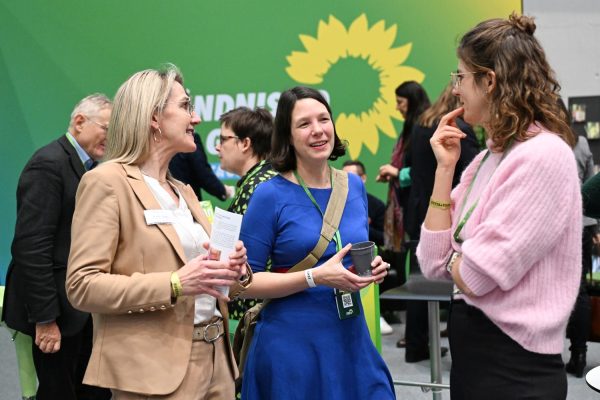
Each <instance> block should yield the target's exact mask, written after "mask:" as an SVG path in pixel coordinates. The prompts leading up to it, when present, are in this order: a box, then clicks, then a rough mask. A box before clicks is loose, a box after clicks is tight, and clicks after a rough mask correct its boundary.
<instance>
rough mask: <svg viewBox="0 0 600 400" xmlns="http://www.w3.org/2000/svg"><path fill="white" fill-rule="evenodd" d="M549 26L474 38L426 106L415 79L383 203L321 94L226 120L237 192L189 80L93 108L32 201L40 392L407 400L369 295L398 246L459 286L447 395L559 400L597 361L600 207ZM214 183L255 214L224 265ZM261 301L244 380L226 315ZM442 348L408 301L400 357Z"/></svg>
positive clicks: (498, 25) (225, 140)
mask: <svg viewBox="0 0 600 400" xmlns="http://www.w3.org/2000/svg"><path fill="white" fill-rule="evenodd" d="M534 31H535V24H534V23H533V20H532V19H531V18H529V17H526V16H518V15H516V14H513V15H511V16H510V17H509V18H508V19H492V20H488V21H484V22H481V23H480V24H478V25H477V26H475V27H474V28H473V29H471V30H470V31H469V32H467V33H466V34H465V35H464V36H463V37H462V39H461V40H460V43H459V45H458V49H457V56H458V66H457V70H456V72H453V73H452V74H451V82H450V84H449V85H448V86H447V87H446V88H444V90H443V91H442V92H441V94H440V96H439V97H438V99H437V100H436V101H435V102H434V103H433V104H431V103H430V101H429V96H428V95H427V93H426V91H425V88H424V87H423V86H422V85H421V84H420V83H418V82H414V81H408V82H402V83H400V85H399V86H398V87H397V88H396V91H395V95H396V101H397V110H398V111H399V112H400V114H401V116H402V118H403V120H404V123H403V128H402V132H401V133H400V135H399V138H398V141H397V143H396V144H395V146H394V148H393V151H392V155H391V160H390V163H388V164H385V165H382V166H381V167H380V168H379V170H378V171H377V177H376V180H377V181H378V182H383V183H385V184H387V185H388V195H387V198H386V202H385V203H384V202H382V201H381V200H380V199H378V198H376V197H375V196H372V195H370V194H368V193H367V192H366V186H365V183H366V180H367V175H366V168H365V165H364V164H363V163H361V162H360V161H359V160H348V159H346V160H345V162H343V167H342V169H341V170H340V169H337V168H335V167H334V166H333V163H335V162H336V160H338V161H341V160H342V159H343V158H344V157H345V156H346V143H345V142H344V141H343V140H341V138H340V135H338V132H337V131H336V126H335V123H334V121H335V114H334V112H333V111H332V109H331V107H330V105H329V103H328V102H327V100H326V99H325V98H324V97H323V95H322V94H321V93H320V92H319V91H317V90H315V89H312V88H309V87H303V86H298V87H294V88H291V89H288V90H285V91H283V92H282V94H281V97H280V99H279V102H278V105H277V110H276V114H275V118H273V116H272V115H271V113H270V112H268V111H267V110H265V109H261V108H256V109H250V108H246V107H240V108H236V109H233V110H230V111H228V112H226V113H224V114H223V115H222V116H221V117H220V121H219V122H220V124H221V133H220V136H219V138H218V143H217V146H216V150H217V153H218V157H219V161H220V164H221V168H222V169H223V170H225V171H228V172H231V173H234V174H236V175H238V176H239V177H240V179H239V180H238V182H237V185H236V186H235V187H230V186H227V185H223V184H222V183H221V182H220V181H219V180H218V179H217V178H216V177H215V176H214V174H213V173H212V170H211V169H210V167H209V166H208V164H207V161H206V154H205V153H204V150H203V148H202V141H201V139H200V135H199V134H198V133H197V132H196V126H197V125H198V124H199V123H200V122H201V121H200V117H199V116H198V114H197V113H196V111H195V109H194V106H193V103H192V101H191V98H190V95H189V93H188V92H187V91H186V89H185V86H184V80H183V76H182V74H181V72H180V71H179V70H178V69H177V67H175V66H173V65H168V66H167V67H165V68H163V69H158V70H154V69H149V70H144V71H140V72H137V73H135V74H133V75H132V76H131V77H130V78H129V79H127V80H126V81H125V82H124V83H123V84H122V85H121V86H120V88H119V89H118V91H117V93H116V95H115V97H114V102H111V101H110V100H109V99H108V98H107V97H106V96H105V95H102V94H93V95H90V96H87V97H85V98H84V99H82V100H81V101H80V102H79V103H78V104H77V105H76V106H75V108H74V110H73V112H72V114H71V119H70V123H69V126H68V129H67V132H66V133H65V134H64V135H62V136H61V137H60V138H58V139H57V140H55V141H53V142H51V143H50V144H48V145H47V146H44V147H43V148H41V149H40V150H38V151H37V152H36V153H35V154H34V155H33V156H32V157H31V159H30V160H29V162H28V163H27V165H26V166H25V168H24V170H23V171H22V173H21V176H20V179H19V184H18V189H17V199H18V204H17V222H16V228H15V235H14V239H13V245H12V256H13V259H12V262H11V264H10V266H9V271H8V275H7V283H6V292H5V299H4V308H3V315H2V319H3V320H4V321H6V323H7V325H8V326H9V327H11V328H13V329H15V330H18V331H20V332H23V333H25V334H28V335H30V336H31V337H32V338H33V339H34V341H33V345H32V355H33V359H34V362H35V368H36V373H37V377H38V381H39V386H38V393H37V399H38V400H45V399H59V398H60V399H66V400H71V399H72V400H76V399H100V400H102V399H110V398H113V399H116V400H119V399H147V398H153V399H154V398H155V399H165V400H166V399H170V400H177V399H186V400H188V399H234V398H236V397H237V398H242V399H249V400H250V399H257V400H263V399H309V398H314V399H324V398H333V399H342V398H343V399H395V398H396V396H395V391H394V386H393V382H392V377H391V375H390V373H389V371H388V368H387V366H386V365H385V363H384V361H383V359H382V357H381V355H380V354H379V353H378V352H377V349H376V348H375V346H374V344H373V342H372V340H371V337H370V334H369V331H368V328H367V324H366V321H365V316H364V309H363V307H362V304H361V300H360V296H359V291H360V290H361V289H363V288H365V287H367V286H369V285H371V284H380V283H382V282H383V281H384V279H385V278H386V276H388V271H389V270H390V268H391V267H393V268H394V269H396V270H397V271H396V273H397V274H399V275H402V274H403V272H402V271H400V270H401V269H402V270H403V269H404V265H405V264H404V261H402V262H401V263H398V262H392V263H391V264H392V265H390V262H389V260H387V259H385V260H384V258H386V257H385V254H397V255H398V256H397V257H396V256H394V258H395V259H399V260H404V259H405V258H408V260H410V264H411V265H412V267H411V273H422V274H424V275H425V276H426V277H428V278H431V279H446V280H452V281H453V283H454V286H455V291H454V294H453V296H452V301H451V303H450V306H449V308H450V311H449V317H448V318H449V320H448V335H449V344H450V353H451V356H452V368H451V382H450V391H451V396H452V398H453V399H481V398H490V399H508V398H532V399H565V398H566V391H567V386H566V375H565V368H566V371H568V372H570V373H573V374H575V375H576V376H581V375H582V373H583V369H584V367H585V351H586V341H587V331H589V319H587V318H586V315H587V316H588V317H589V299H587V300H586V295H585V290H584V289H585V283H584V279H583V277H584V275H585V273H586V272H587V271H588V270H589V269H590V268H591V254H590V251H586V249H587V248H588V247H589V245H590V243H591V238H592V236H593V235H594V232H595V230H594V229H595V220H593V219H588V220H583V223H582V215H583V213H584V212H585V214H586V215H588V216H589V217H593V218H598V217H599V216H600V212H597V211H598V209H600V189H599V188H600V183H599V182H600V178H599V177H598V176H596V177H593V178H592V179H590V180H588V178H590V177H591V169H592V167H593V162H592V161H591V153H590V151H589V147H588V146H587V142H585V139H582V138H580V139H579V141H578V140H577V137H576V136H575V135H574V133H573V131H572V130H571V129H570V127H569V121H568V115H567V114H568V113H567V112H566V111H565V109H564V106H563V107H561V102H560V97H559V96H560V93H559V90H560V86H559V85H558V82H557V80H556V78H555V76H554V73H553V71H552V69H551V68H550V66H549V64H548V62H547V60H546V57H545V55H544V51H543V49H542V48H541V46H540V44H539V42H538V41H537V40H536V38H535V37H534ZM524 65H526V68H525V67H523V66H524ZM476 126H477V127H481V128H482V129H483V131H484V132H485V140H484V142H485V143H482V144H480V141H479V140H478V138H477V136H476V134H475V132H474V130H473V127H476ZM481 146H483V150H482V151H480V148H481ZM576 159H577V161H576ZM98 162H100V164H98ZM590 162H592V164H590ZM578 163H579V167H580V168H579V173H578ZM586 180H588V182H587V183H586V184H585V185H584V188H583V193H584V196H583V208H582V196H581V185H582V184H583V183H584V181H586ZM201 190H205V191H207V192H209V193H210V194H212V195H213V196H215V197H217V198H219V199H221V200H225V199H228V198H229V199H231V203H230V205H229V211H231V212H234V213H237V214H241V215H243V220H242V225H241V232H240V240H238V241H237V243H236V245H235V249H234V250H233V251H232V252H231V254H228V255H227V257H225V258H220V257H218V256H216V255H215V252H214V249H212V248H211V246H210V244H209V243H210V238H211V223H210V221H209V219H208V217H207V215H206V214H205V212H204V211H203V209H202V207H201V205H200V203H199V199H200V198H201ZM332 216H333V217H332ZM583 225H585V228H584V226H583ZM582 232H583V236H582ZM369 240H370V241H372V242H374V243H375V244H376V245H377V246H379V247H380V248H381V249H382V250H384V252H383V254H384V257H383V258H382V256H381V255H374V256H373V258H372V261H371V264H370V266H371V270H370V273H369V274H367V275H366V276H364V275H359V274H357V273H355V270H354V269H353V268H352V267H353V266H352V264H353V261H352V258H351V256H350V253H349V251H350V249H351V248H352V244H356V243H359V242H365V241H369ZM582 245H583V257H582ZM386 251H387V253H386ZM588 258H589V260H588ZM582 265H583V268H582ZM582 271H583V272H582ZM404 278H406V277H404ZM223 287H226V288H227V289H228V290H225V291H224V290H222V288H223ZM576 299H577V303H576ZM260 302H263V304H262V306H263V307H262V309H261V311H260V317H259V318H258V321H257V323H256V326H255V328H254V335H253V337H252V341H251V343H250V346H249V348H248V353H247V357H245V358H244V361H245V363H244V365H243V366H240V365H238V362H237V361H239V360H236V358H235V357H234V354H233V351H232V347H231V343H230V340H229V336H230V335H229V333H230V328H229V320H230V318H232V319H234V320H239V319H241V318H242V317H243V315H244V313H245V312H246V311H247V310H248V309H250V308H251V307H254V306H256V305H257V304H258V303H260ZM575 304H577V306H575ZM574 307H575V310H574ZM573 310H574V311H573ZM572 311H573V312H572ZM569 320H570V321H571V322H570V324H569V337H570V339H571V353H572V354H571V360H570V361H569V363H567V365H566V366H565V364H564V363H563V361H562V359H561V352H562V349H563V343H564V339H565V332H566V330H567V323H568V322H569ZM381 323H382V326H384V325H383V324H384V323H385V321H384V320H382V321H381ZM428 343H429V340H428V327H427V306H426V303H425V302H409V303H408V304H407V306H406V332H405V338H400V340H398V347H406V352H405V360H406V362H417V361H421V360H424V359H427V358H429V347H428ZM445 351H447V349H446V350H445ZM445 351H443V353H445ZM238 367H243V377H242V379H241V381H240V379H239V378H240V376H239V373H238ZM532 371H534V373H531V372H532ZM236 380H237V383H238V385H237V387H236ZM519 396H521V397H519Z"/></svg>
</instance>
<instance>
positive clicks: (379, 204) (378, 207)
mask: <svg viewBox="0 0 600 400" xmlns="http://www.w3.org/2000/svg"><path fill="white" fill-rule="evenodd" d="M367 203H368V207H369V219H370V220H371V223H370V224H369V240H370V241H372V242H375V244H376V245H377V246H383V222H384V219H385V203H384V202H383V201H381V200H379V199H378V198H377V197H375V196H373V195H372V194H370V193H367Z"/></svg>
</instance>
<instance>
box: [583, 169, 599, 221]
mask: <svg viewBox="0 0 600 400" xmlns="http://www.w3.org/2000/svg"><path fill="white" fill-rule="evenodd" d="M581 198H582V200H583V214H584V215H585V216H586V217H590V218H600V173H598V174H596V175H594V176H593V177H591V178H590V179H588V180H587V181H585V183H584V184H583V187H582V188H581Z"/></svg>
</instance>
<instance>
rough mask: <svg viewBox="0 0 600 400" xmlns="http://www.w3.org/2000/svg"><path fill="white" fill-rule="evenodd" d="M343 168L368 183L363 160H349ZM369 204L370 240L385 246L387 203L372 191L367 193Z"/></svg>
mask: <svg viewBox="0 0 600 400" xmlns="http://www.w3.org/2000/svg"><path fill="white" fill-rule="evenodd" d="M342 169H343V170H344V171H346V172H351V173H353V174H356V175H358V176H360V179H362V181H363V183H365V184H366V183H367V171H366V169H365V166H364V164H363V163H362V162H360V161H358V160H348V161H345V162H344V165H343V167H342ZM367 203H368V204H367V206H368V208H369V210H368V213H369V240H370V241H372V242H375V244H376V245H377V246H383V222H384V217H385V203H384V202H383V201H381V200H379V199H378V198H377V197H375V196H373V195H372V194H370V193H367Z"/></svg>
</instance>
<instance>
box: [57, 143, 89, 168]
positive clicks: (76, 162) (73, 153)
mask: <svg viewBox="0 0 600 400" xmlns="http://www.w3.org/2000/svg"><path fill="white" fill-rule="evenodd" d="M58 143H59V144H60V145H61V146H62V148H63V149H65V152H66V153H67V154H68V155H69V163H70V164H71V168H72V169H73V171H74V172H75V174H76V175H77V178H79V179H81V177H82V176H83V174H84V173H85V167H84V166H83V163H82V162H81V159H80V158H79V154H77V150H75V147H73V145H72V144H71V142H69V139H67V137H66V136H65V135H63V136H61V137H60V138H58Z"/></svg>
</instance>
